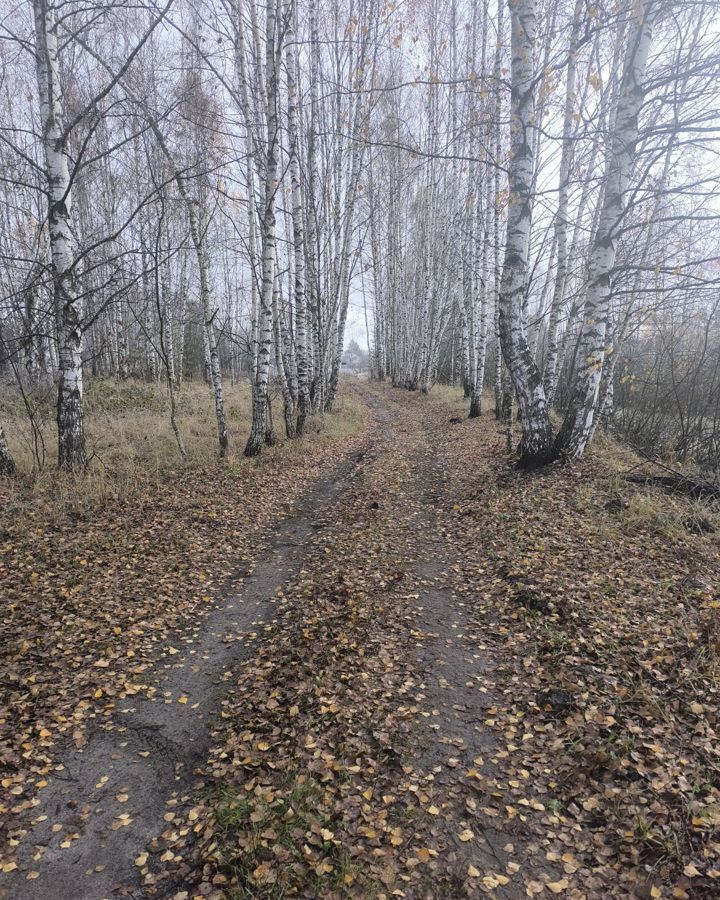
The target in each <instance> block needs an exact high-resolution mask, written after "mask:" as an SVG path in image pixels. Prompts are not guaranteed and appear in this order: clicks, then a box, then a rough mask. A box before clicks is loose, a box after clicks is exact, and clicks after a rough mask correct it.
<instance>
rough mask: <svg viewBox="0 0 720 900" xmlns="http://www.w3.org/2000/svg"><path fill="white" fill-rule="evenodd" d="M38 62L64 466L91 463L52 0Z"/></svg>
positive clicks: (39, 24) (40, 17)
mask: <svg viewBox="0 0 720 900" xmlns="http://www.w3.org/2000/svg"><path fill="white" fill-rule="evenodd" d="M33 11H34V16H35V61H36V69H37V80H38V93H39V97H40V119H41V122H42V130H43V149H44V152H45V171H46V175H47V180H48V191H49V199H50V208H49V215H48V226H49V238H50V251H51V255H52V272H53V294H54V303H55V317H56V323H57V336H58V402H57V427H58V465H59V466H60V467H61V468H64V469H78V468H82V467H83V466H84V465H85V463H86V455H85V428H84V420H83V369H82V348H83V326H82V316H83V309H82V300H81V298H80V297H78V295H77V289H76V284H75V271H74V267H73V262H74V260H73V253H72V229H71V220H70V216H71V202H72V201H71V191H70V187H71V183H70V166H69V161H68V155H67V148H66V143H65V140H66V139H65V136H64V134H63V126H62V115H63V109H62V91H61V88H60V61H59V58H58V41H57V31H56V23H55V17H54V11H53V9H52V7H51V6H50V4H49V0H33Z"/></svg>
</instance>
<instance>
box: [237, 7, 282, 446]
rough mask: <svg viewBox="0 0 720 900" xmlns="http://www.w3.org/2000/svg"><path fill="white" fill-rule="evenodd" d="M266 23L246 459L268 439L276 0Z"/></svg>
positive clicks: (275, 174) (275, 175)
mask: <svg viewBox="0 0 720 900" xmlns="http://www.w3.org/2000/svg"><path fill="white" fill-rule="evenodd" d="M266 21H267V34H266V39H265V40H266V46H265V85H266V93H267V98H266V100H267V103H266V107H265V108H266V122H265V124H266V132H267V145H266V148H267V156H266V164H265V197H264V206H263V214H262V223H261V235H260V237H261V242H262V281H261V285H260V296H259V310H258V341H257V344H258V347H257V365H256V371H255V373H254V378H253V386H252V426H251V428H250V435H249V437H248V440H247V444H246V445H245V451H244V452H245V456H257V454H258V453H259V452H260V450H261V449H262V445H263V443H264V442H265V440H266V431H267V405H268V377H269V373H270V355H271V351H272V343H273V333H272V331H273V328H272V326H273V315H272V302H273V290H274V287H275V259H276V244H277V236H276V216H275V194H276V192H277V188H278V116H277V71H276V53H275V45H276V25H277V8H276V4H275V0H267V5H266Z"/></svg>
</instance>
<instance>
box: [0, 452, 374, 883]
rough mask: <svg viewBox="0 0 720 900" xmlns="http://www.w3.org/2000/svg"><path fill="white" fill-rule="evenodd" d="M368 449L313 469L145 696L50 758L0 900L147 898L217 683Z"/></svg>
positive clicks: (248, 646)
mask: <svg viewBox="0 0 720 900" xmlns="http://www.w3.org/2000/svg"><path fill="white" fill-rule="evenodd" d="M371 448H372V441H371V440H366V441H365V442H364V443H363V445H362V447H361V449H360V450H359V451H358V450H355V451H353V452H352V453H351V454H350V455H349V458H347V459H346V460H344V461H343V462H341V463H340V464H339V465H337V466H336V467H335V468H334V470H333V471H332V473H331V474H330V475H326V476H323V477H321V478H320V479H319V480H318V481H317V482H316V483H315V485H314V486H313V487H312V488H311V490H310V491H309V492H308V494H307V495H306V496H305V497H304V498H303V499H302V500H301V501H300V502H299V503H298V504H297V506H296V509H295V511H294V513H293V514H292V515H290V516H288V517H287V518H285V519H282V520H281V521H280V522H279V524H278V526H277V530H276V532H275V534H274V535H273V537H272V538H271V539H270V540H269V541H268V542H267V546H266V549H265V550H264V551H261V552H260V554H259V556H258V557H257V561H256V563H255V565H254V568H253V569H252V572H251V573H250V574H248V575H247V576H246V577H245V578H244V579H243V580H242V583H241V586H240V588H239V590H237V592H235V591H234V590H233V591H226V592H225V593H224V596H223V597H221V599H219V600H218V601H217V602H216V603H215V605H214V606H213V608H212V609H211V610H210V611H209V612H208V614H207V615H206V616H204V617H203V618H202V619H200V620H199V621H198V623H197V626H196V627H195V628H194V630H193V631H192V632H191V633H189V634H188V633H184V634H182V635H178V636H177V639H176V640H175V641H174V644H175V645H176V646H173V647H172V650H171V655H170V657H169V659H168V662H167V663H166V664H165V666H164V670H162V662H161V663H159V664H158V671H161V670H162V671H163V674H162V678H161V680H160V681H159V683H158V685H157V690H156V692H155V693H154V694H153V696H152V699H148V698H147V697H145V696H143V695H140V694H138V696H137V697H136V698H135V697H131V698H128V699H127V700H126V701H125V702H124V703H123V704H122V706H120V707H119V709H118V711H117V713H116V715H115V716H114V718H113V721H112V722H111V724H110V726H109V727H108V728H106V729H104V730H98V731H96V732H95V733H93V734H91V735H90V737H89V740H88V742H87V744H86V745H85V746H84V747H83V748H82V749H77V748H75V747H73V746H72V745H68V746H67V748H66V750H65V752H64V753H62V754H60V756H59V762H58V763H57V765H56V769H55V773H54V776H53V777H52V778H51V779H50V782H49V784H48V786H47V787H46V788H45V789H44V790H43V791H42V792H41V793H40V795H39V797H38V801H39V802H38V804H37V806H36V807H35V809H34V817H33V820H32V821H33V822H34V823H35V824H34V825H33V827H31V828H30V829H29V830H28V832H27V834H26V835H25V836H24V838H23V839H22V841H21V844H20V846H19V847H18V849H17V859H18V868H17V869H16V870H15V871H12V872H10V873H0V898H7V900H10V898H11V900H70V898H72V900H104V898H108V897H110V896H118V895H120V896H131V897H136V898H140V897H144V896H146V894H145V890H144V888H143V887H141V886H140V880H139V871H138V867H137V866H136V864H135V860H136V858H138V857H139V856H141V854H143V853H144V852H145V850H146V848H147V846H148V845H149V844H150V843H151V842H152V840H153V838H155V836H156V835H157V833H158V832H159V830H160V829H161V828H162V825H163V816H164V815H167V816H169V817H170V818H173V816H174V815H175V814H177V812H178V811H179V810H181V809H182V808H183V806H186V805H187V804H188V803H189V802H190V798H191V795H192V794H193V792H194V791H196V790H197V789H198V779H197V777H196V776H195V774H194V771H195V769H196V768H197V767H198V766H200V765H201V764H202V763H204V761H205V759H206V756H207V751H208V741H209V734H210V727H211V722H212V719H213V717H214V715H215V713H216V712H217V710H218V708H219V704H220V700H221V699H222V697H223V696H224V695H225V693H226V690H227V685H226V682H227V679H228V678H229V677H230V675H231V672H232V670H233V668H234V667H236V666H237V665H239V664H240V663H241V662H242V661H243V660H244V659H247V658H248V657H249V656H251V655H252V654H253V653H255V647H254V645H253V643H252V639H253V638H254V637H255V636H256V634H257V633H258V632H260V631H262V629H263V628H264V627H267V625H268V623H269V622H270V620H271V619H272V616H273V609H274V600H273V598H274V596H275V593H276V591H277V590H278V589H279V588H280V587H281V586H282V584H283V583H284V582H285V581H287V580H288V579H289V578H291V577H292V576H293V575H294V574H295V573H296V572H297V571H299V569H300V567H301V565H302V561H303V558H304V556H305V553H306V545H307V544H308V542H309V539H310V537H311V535H312V534H313V532H314V530H315V528H316V527H318V525H319V522H320V520H321V519H322V517H323V516H324V515H326V514H327V512H328V510H329V509H330V508H332V506H333V505H334V504H335V503H336V502H337V500H338V498H339V497H340V496H341V494H342V492H343V490H344V486H345V483H346V481H347V479H348V478H349V477H351V475H352V472H353V470H354V469H355V467H356V466H357V465H358V464H359V463H360V461H361V460H362V459H363V457H364V455H365V454H366V453H368V452H370V451H371ZM240 499H241V498H240ZM134 701H136V702H134ZM28 876H30V877H28Z"/></svg>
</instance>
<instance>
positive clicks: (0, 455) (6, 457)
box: [0, 425, 16, 475]
mask: <svg viewBox="0 0 720 900" xmlns="http://www.w3.org/2000/svg"><path fill="white" fill-rule="evenodd" d="M15 471H16V469H15V460H14V459H13V457H12V453H10V448H9V447H8V444H7V440H6V439H5V432H4V431H3V427H2V425H0V475H14V474H15Z"/></svg>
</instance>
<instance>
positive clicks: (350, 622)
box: [145, 384, 556, 900]
mask: <svg viewBox="0 0 720 900" xmlns="http://www.w3.org/2000/svg"><path fill="white" fill-rule="evenodd" d="M356 390H357V391H358V392H359V394H360V395H361V397H362V398H363V400H364V401H365V402H366V403H367V404H368V406H370V408H371V409H372V411H373V414H374V417H375V420H376V427H375V430H374V439H373V441H372V446H371V447H370V448H369V450H368V452H367V453H366V454H365V456H364V457H363V459H362V461H361V463H360V464H359V465H358V467H357V469H356V471H355V473H354V477H353V479H352V481H351V482H349V483H348V484H347V485H346V490H345V491H343V493H342V495H341V496H340V497H339V498H338V501H337V503H336V504H335V506H334V507H333V508H332V509H330V510H329V511H328V515H327V516H326V518H325V527H324V529H323V530H322V531H320V532H318V533H316V535H315V536H314V538H313V541H312V544H313V546H310V547H308V553H307V556H306V558H305V561H304V563H303V566H302V569H301V571H300V573H299V574H298V576H296V577H295V578H292V579H290V580H289V581H288V582H287V583H286V584H285V585H283V595H282V597H281V599H280V605H279V607H278V610H277V616H276V618H275V620H274V623H273V626H272V628H271V629H269V630H268V631H267V632H265V633H264V634H263V635H261V637H260V640H261V642H262V650H261V652H260V653H259V654H258V657H257V658H256V659H255V660H248V661H247V662H246V663H245V664H243V665H241V666H239V667H238V669H237V670H236V673H235V677H234V678H233V680H232V681H233V685H232V690H231V691H229V693H228V696H227V697H226V699H225V701H224V720H223V721H222V722H221V723H220V725H219V727H218V728H217V729H216V732H215V734H214V735H213V740H212V744H213V747H212V751H211V753H210V757H209V761H208V765H207V768H206V774H207V776H208V778H209V779H210V780H209V782H208V784H209V785H212V782H213V780H215V783H216V788H215V789H214V790H213V789H212V788H210V791H209V793H208V791H207V789H206V793H205V796H204V797H201V796H199V795H198V798H197V803H198V806H197V807H196V808H195V810H194V816H195V818H194V820H193V821H192V822H191V821H189V820H186V821H183V820H182V819H178V820H175V826H176V828H175V833H173V834H166V835H165V836H164V838H163V840H162V841H160V843H159V844H158V845H157V846H156V847H155V848H154V849H155V860H154V861H153V862H151V863H150V865H149V866H148V867H147V868H146V869H145V873H146V877H147V879H148V880H147V882H146V884H147V885H148V888H149V889H152V890H156V891H158V894H157V895H158V896H175V895H174V894H173V891H178V892H179V896H183V894H182V892H183V891H184V890H188V893H189V896H195V895H200V896H208V897H212V898H215V897H217V898H220V897H222V896H225V894H223V893H222V891H224V890H226V889H230V890H231V892H232V891H234V893H233V894H232V895H233V896H235V895H237V896H247V897H253V898H268V900H269V898H278V897H284V896H307V897H318V898H333V900H335V898H341V897H357V898H369V897H373V898H374V897H387V896H390V895H391V894H393V893H394V894H395V895H396V896H402V897H406V898H418V900H420V898H423V900H424V898H441V897H443V898H445V897H447V898H455V897H476V896H478V897H479V896H485V895H487V894H488V893H492V895H493V896H496V897H498V898H520V897H525V896H527V890H528V885H532V884H533V881H534V877H535V875H536V874H539V873H538V872H537V868H536V867H534V866H533V864H532V863H531V862H528V861H526V860H525V858H524V855H525V852H526V850H527V849H528V848H529V847H530V846H531V844H532V842H533V841H534V840H535V837H536V834H537V833H538V826H537V823H535V822H532V821H530V818H529V817H528V816H527V815H526V814H525V813H524V811H521V812H520V813H519V814H516V817H515V819H514V820H513V821H508V816H507V815H506V814H505V813H504V812H502V813H501V811H500V810H501V809H502V807H500V808H498V804H497V799H496V798H499V797H500V796H502V793H501V791H502V788H503V786H504V785H503V779H504V778H505V777H506V776H505V772H504V766H505V758H506V757H507V756H508V751H507V749H506V746H505V744H504V742H503V740H502V736H501V735H498V734H497V731H496V730H493V729H492V728H490V727H489V724H490V725H491V724H492V721H490V722H488V719H491V717H492V711H493V707H494V705H495V704H499V703H501V702H503V694H502V685H501V683H500V679H499V675H498V673H497V667H496V662H495V660H494V659H493V654H492V651H491V648H490V647H489V646H487V645H486V642H485V635H484V632H483V624H482V623H481V622H478V621H475V620H474V618H473V615H472V612H473V603H472V598H468V597H467V595H466V593H464V592H463V590H462V559H461V557H460V553H459V549H458V547H457V546H455V541H456V537H457V527H458V515H457V507H456V505H455V504H454V498H453V489H454V488H453V460H452V440H451V437H452V432H453V429H454V427H455V426H454V425H453V424H452V423H451V422H450V421H449V416H448V410H447V407H446V406H443V405H442V404H440V405H436V404H434V403H430V402H429V401H428V398H426V397H422V396H420V395H417V394H416V395H410V394H408V393H406V392H402V391H394V390H392V389H391V388H390V387H389V386H377V385H372V384H367V385H361V386H358V387H357V388H356ZM445 451H447V452H445ZM491 465H495V463H494V461H492V462H491ZM476 551H477V552H476V556H481V552H482V548H481V547H479V546H478V547H477V548H476ZM505 787H506V785H505ZM193 822H194V824H193ZM181 827H184V828H185V834H186V835H187V837H183V836H182V835H179V834H178V829H179V828H181ZM192 831H194V832H195V836H194V835H193V834H188V832H192ZM158 859H159V860H160V861H161V862H163V863H165V865H164V866H163V865H160V866H158V865H157V860H158ZM166 860H167V862H165V861H166ZM543 863H544V868H543V873H542V877H543V878H544V879H545V880H548V881H549V880H551V878H553V877H556V875H555V873H554V870H553V866H552V863H549V862H545V861H543ZM535 883H537V882H535ZM530 889H531V890H532V887H531V888H530ZM541 889H542V888H541ZM163 891H165V893H163ZM386 892H387V893H386ZM150 895H151V894H148V896H150Z"/></svg>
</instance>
